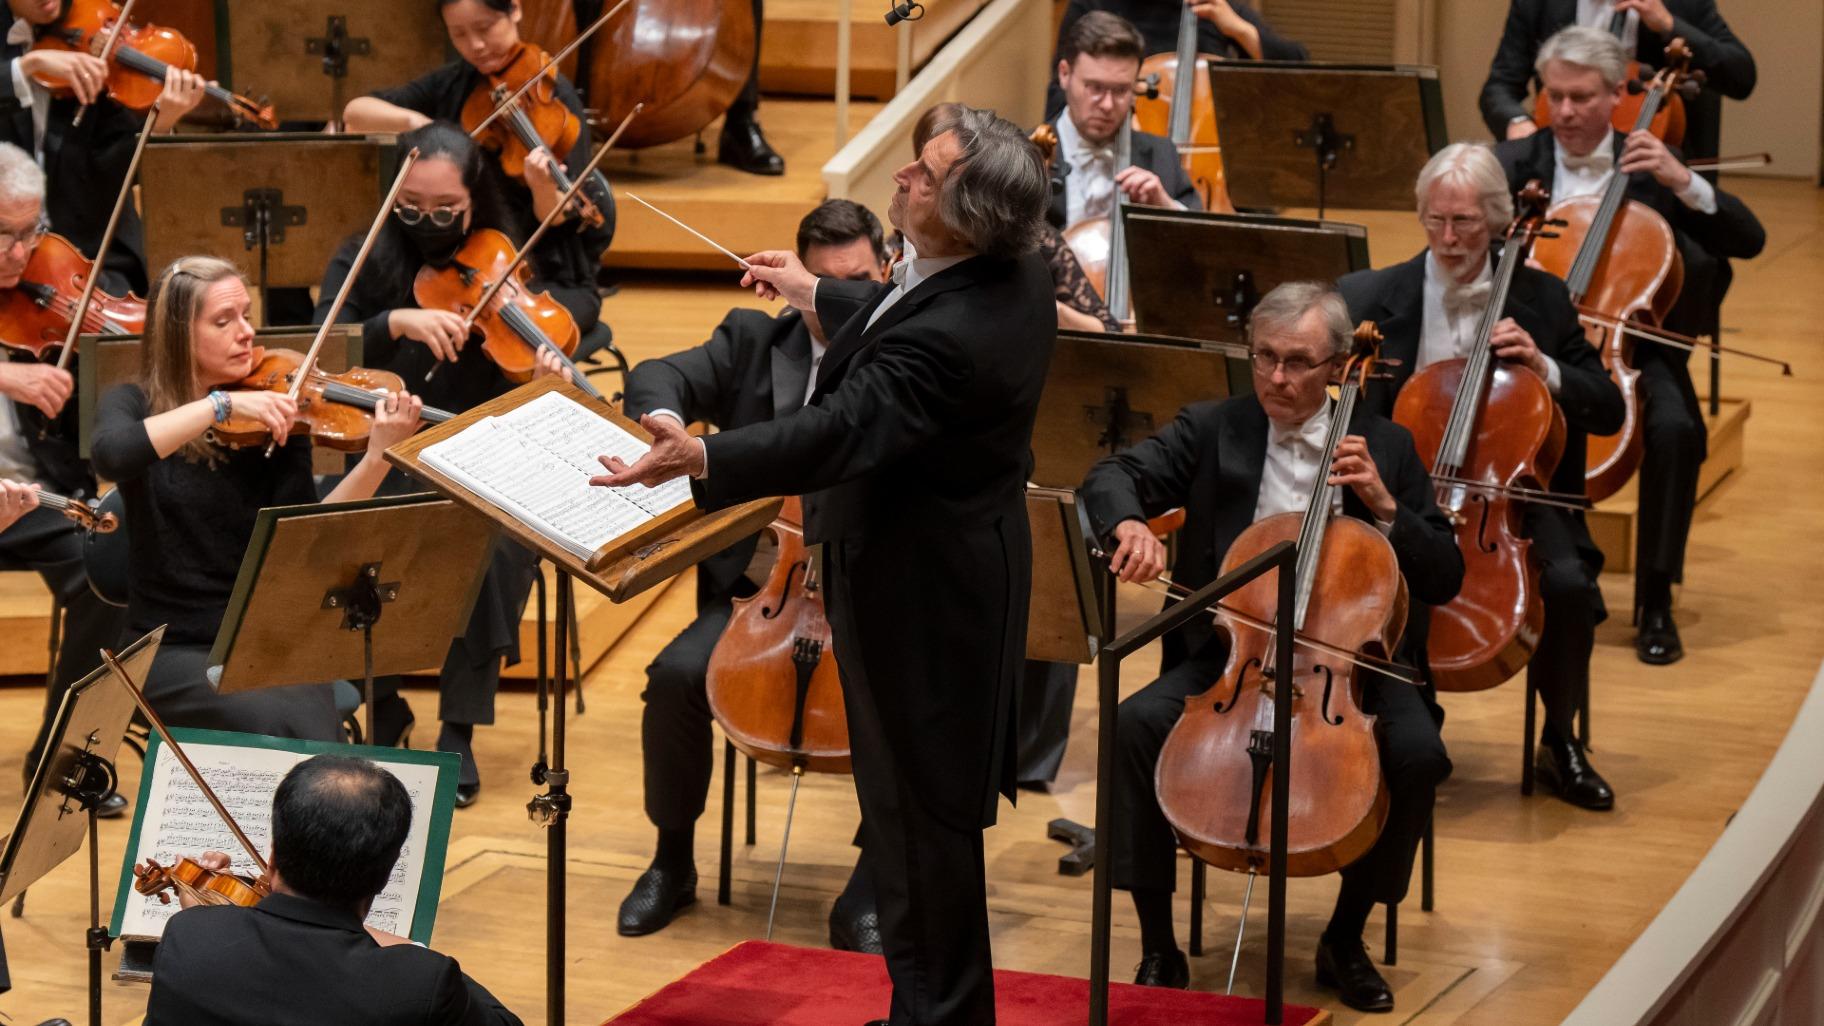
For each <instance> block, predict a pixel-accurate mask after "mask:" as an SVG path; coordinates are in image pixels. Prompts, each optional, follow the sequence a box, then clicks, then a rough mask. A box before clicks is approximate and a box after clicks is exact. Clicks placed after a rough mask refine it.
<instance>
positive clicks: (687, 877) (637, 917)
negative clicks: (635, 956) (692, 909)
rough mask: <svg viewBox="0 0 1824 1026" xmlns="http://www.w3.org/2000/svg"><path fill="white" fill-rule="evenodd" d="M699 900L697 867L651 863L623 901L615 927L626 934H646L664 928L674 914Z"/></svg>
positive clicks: (634, 935)
mask: <svg viewBox="0 0 1824 1026" xmlns="http://www.w3.org/2000/svg"><path fill="white" fill-rule="evenodd" d="M696 901H697V867H696V866H694V865H693V866H687V867H684V868H682V869H677V868H672V867H669V866H652V867H650V868H648V869H647V870H646V872H644V873H641V874H640V878H639V879H638V880H636V881H634V884H633V890H631V891H629V892H628V894H627V897H626V898H625V899H623V900H622V901H621V918H620V921H619V922H618V923H616V924H615V929H617V930H619V931H620V934H621V936H623V937H644V936H645V935H647V934H649V933H657V932H658V931H660V930H663V929H665V926H666V924H668V923H670V922H671V920H672V917H673V916H675V915H677V914H678V912H679V911H681V910H682V909H684V908H685V907H687V906H689V905H694V904H696Z"/></svg>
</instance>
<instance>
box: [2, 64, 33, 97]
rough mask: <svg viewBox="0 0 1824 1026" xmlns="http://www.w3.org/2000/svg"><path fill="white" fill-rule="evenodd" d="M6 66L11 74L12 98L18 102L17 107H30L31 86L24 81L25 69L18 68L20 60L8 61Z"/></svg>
mask: <svg viewBox="0 0 1824 1026" xmlns="http://www.w3.org/2000/svg"><path fill="white" fill-rule="evenodd" d="M7 64H8V65H9V67H10V68H11V70H12V72H13V97H14V98H15V99H17V100H18V101H19V106H21V107H30V106H31V105H32V84H31V83H30V82H27V81H26V80H25V69H24V68H22V67H20V60H19V58H17V57H15V58H13V59H12V60H10V61H8V62H7Z"/></svg>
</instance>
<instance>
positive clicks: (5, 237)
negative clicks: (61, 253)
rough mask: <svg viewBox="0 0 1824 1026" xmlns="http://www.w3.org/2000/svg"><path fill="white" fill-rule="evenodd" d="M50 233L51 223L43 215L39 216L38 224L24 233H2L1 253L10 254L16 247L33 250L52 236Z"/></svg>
mask: <svg viewBox="0 0 1824 1026" xmlns="http://www.w3.org/2000/svg"><path fill="white" fill-rule="evenodd" d="M50 231H51V222H50V221H48V220H46V219H45V218H44V216H43V215H40V216H39V218H38V221H37V223H36V224H34V225H32V226H31V227H30V228H28V229H26V230H25V231H23V232H5V231H0V253H5V252H8V251H9V250H11V249H12V248H13V247H14V246H16V245H17V246H24V247H25V248H26V249H31V248H32V247H33V246H36V245H38V241H39V240H40V239H42V238H44V237H45V236H46V235H48V234H50Z"/></svg>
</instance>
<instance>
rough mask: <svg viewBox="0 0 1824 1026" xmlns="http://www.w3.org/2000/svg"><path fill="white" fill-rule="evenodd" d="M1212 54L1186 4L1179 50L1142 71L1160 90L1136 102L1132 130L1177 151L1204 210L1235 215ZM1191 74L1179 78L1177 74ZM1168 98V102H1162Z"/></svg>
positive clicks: (1147, 64)
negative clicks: (1202, 48) (1203, 48)
mask: <svg viewBox="0 0 1824 1026" xmlns="http://www.w3.org/2000/svg"><path fill="white" fill-rule="evenodd" d="M1219 60H1222V58H1221V57H1219V56H1217V55H1216V54H1213V53H1198V52H1197V14H1196V12H1195V11H1193V10H1192V9H1191V5H1190V4H1185V5H1184V9H1183V10H1182V11H1181V12H1179V15H1178V48H1177V50H1176V51H1174V52H1172V53H1156V54H1153V55H1152V56H1151V57H1148V58H1147V59H1146V60H1145V61H1144V62H1142V63H1141V65H1140V77H1141V78H1143V79H1147V80H1149V81H1152V80H1156V81H1157V82H1158V83H1159V88H1158V90H1157V92H1156V93H1154V94H1153V95H1151V96H1149V95H1147V94H1141V95H1139V96H1137V97H1135V99H1134V124H1135V126H1136V127H1137V128H1139V129H1140V130H1141V131H1142V132H1151V133H1153V134H1154V135H1163V136H1165V137H1167V138H1169V139H1171V140H1172V145H1174V146H1176V147H1177V148H1178V157H1179V159H1180V160H1182V161H1183V162H1184V170H1185V173H1187V174H1189V175H1190V176H1191V184H1193V185H1195V186H1196V187H1197V194H1198V195H1199V196H1202V197H1203V209H1205V210H1213V211H1216V212H1218V213H1223V214H1233V213H1234V212H1235V204H1234V203H1232V202H1230V200H1229V184H1228V178H1227V177H1226V176H1225V175H1224V174H1223V170H1222V138H1221V135H1220V133H1219V132H1218V131H1217V127H1216V100H1215V96H1214V94H1212V93H1211V91H1210V62H1211V61H1219ZM1187 67H1188V68H1191V69H1192V72H1191V73H1190V74H1187V75H1183V76H1180V75H1179V74H1178V69H1179V68H1187ZM1162 97H1169V99H1166V98H1162Z"/></svg>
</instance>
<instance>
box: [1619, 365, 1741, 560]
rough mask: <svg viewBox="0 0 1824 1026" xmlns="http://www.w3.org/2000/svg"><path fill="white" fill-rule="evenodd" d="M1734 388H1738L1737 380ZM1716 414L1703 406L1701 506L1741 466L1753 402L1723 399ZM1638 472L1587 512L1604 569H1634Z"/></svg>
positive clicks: (1637, 519) (1698, 486)
mask: <svg viewBox="0 0 1824 1026" xmlns="http://www.w3.org/2000/svg"><path fill="white" fill-rule="evenodd" d="M1736 387H1741V386H1740V385H1739V383H1738V385H1737V386H1736ZM1718 406H1719V409H1718V412H1717V414H1716V415H1715V416H1711V415H1710V407H1709V405H1708V404H1707V403H1706V404H1705V406H1704V428H1705V430H1707V431H1708V432H1709V433H1710V446H1709V455H1708V457H1707V458H1706V459H1705V460H1704V465H1703V469H1701V470H1700V471H1698V475H1697V502H1698V506H1699V508H1700V509H1701V508H1702V506H1703V503H1704V500H1705V499H1707V498H1709V497H1710V494H1711V493H1712V492H1714V491H1715V490H1716V488H1717V486H1718V485H1721V484H1722V483H1723V480H1724V479H1725V478H1727V477H1728V476H1729V475H1730V474H1732V473H1734V472H1735V471H1737V470H1740V469H1741V466H1742V459H1743V453H1744V452H1745V451H1746V448H1747V436H1748V418H1749V416H1751V415H1752V414H1753V412H1754V403H1753V402H1752V401H1751V400H1748V399H1724V400H1722V402H1721V403H1719V404H1718ZM1639 513H1640V475H1639V474H1636V475H1634V478H1633V479H1632V480H1630V481H1629V482H1628V483H1627V484H1626V485H1624V486H1622V489H1621V491H1619V492H1616V493H1615V494H1614V495H1611V496H1609V497H1608V498H1607V499H1604V500H1603V501H1601V502H1599V503H1597V504H1596V508H1595V509H1593V510H1591V511H1590V512H1589V514H1588V515H1587V518H1586V519H1588V521H1589V525H1590V535H1591V537H1593V538H1595V539H1596V547H1597V548H1599V549H1601V550H1602V557H1603V569H1604V570H1607V571H1609V572H1611V573H1627V572H1631V571H1632V570H1633V569H1634V543H1635V540H1636V539H1637V538H1638V537H1639V527H1638V521H1639Z"/></svg>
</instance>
